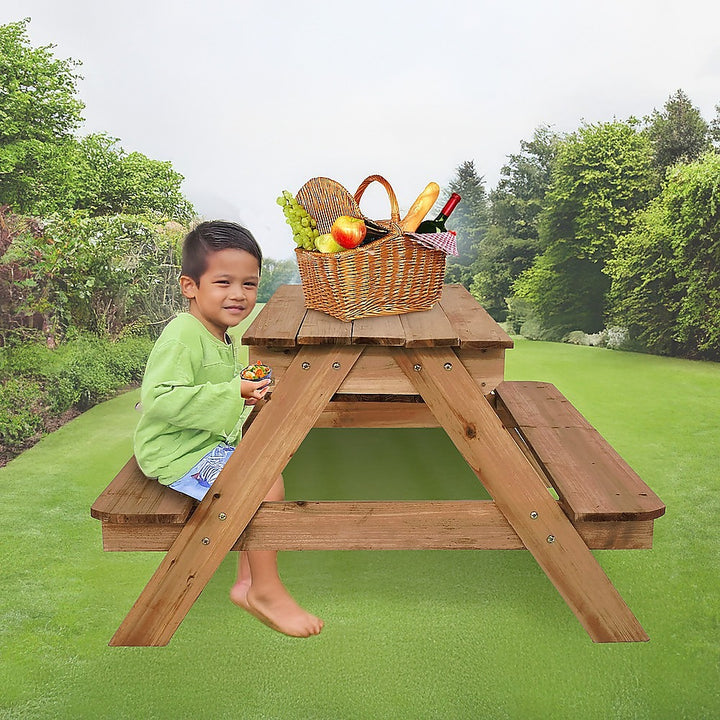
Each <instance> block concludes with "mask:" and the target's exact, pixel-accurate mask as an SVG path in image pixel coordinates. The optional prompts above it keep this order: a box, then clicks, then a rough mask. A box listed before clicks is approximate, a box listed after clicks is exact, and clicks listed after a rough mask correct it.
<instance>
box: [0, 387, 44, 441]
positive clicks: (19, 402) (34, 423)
mask: <svg viewBox="0 0 720 720" xmlns="http://www.w3.org/2000/svg"><path fill="white" fill-rule="evenodd" d="M42 429H43V418H42V389H41V387H40V384H39V383H37V382H35V381H33V380H28V379H26V378H8V379H7V380H4V381H3V383H2V393H0V443H2V444H3V445H5V446H11V445H14V444H16V443H18V442H22V441H24V440H27V438H29V437H32V436H33V435H35V434H36V433H37V432H38V431H40V430H42Z"/></svg>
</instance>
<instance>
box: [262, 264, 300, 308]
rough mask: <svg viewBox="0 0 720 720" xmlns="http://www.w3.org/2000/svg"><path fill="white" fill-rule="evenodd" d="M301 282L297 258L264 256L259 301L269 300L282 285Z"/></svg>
mask: <svg viewBox="0 0 720 720" xmlns="http://www.w3.org/2000/svg"><path fill="white" fill-rule="evenodd" d="M299 282H300V272H299V271H298V267H297V263H296V262H295V260H273V259H272V258H263V265H262V275H261V276H260V289H259V291H258V297H257V301H258V302H267V301H268V300H269V299H270V298H271V297H272V294H273V293H274V292H275V291H276V290H277V289H278V288H279V287H280V286H281V285H296V284H298V283H299Z"/></svg>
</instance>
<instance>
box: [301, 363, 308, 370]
mask: <svg viewBox="0 0 720 720" xmlns="http://www.w3.org/2000/svg"><path fill="white" fill-rule="evenodd" d="M309 367H310V363H309V362H304V363H303V364H302V369H303V370H307V369H308V368H309Z"/></svg>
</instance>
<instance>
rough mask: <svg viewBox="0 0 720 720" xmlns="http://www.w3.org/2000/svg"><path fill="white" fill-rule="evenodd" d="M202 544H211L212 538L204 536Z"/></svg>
mask: <svg viewBox="0 0 720 720" xmlns="http://www.w3.org/2000/svg"><path fill="white" fill-rule="evenodd" d="M202 544H203V545H209V544H210V538H209V537H204V538H203V539H202Z"/></svg>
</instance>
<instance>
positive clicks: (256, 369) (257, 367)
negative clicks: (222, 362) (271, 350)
mask: <svg viewBox="0 0 720 720" xmlns="http://www.w3.org/2000/svg"><path fill="white" fill-rule="evenodd" d="M240 377H241V378H242V379H243V380H249V381H250V382H253V383H257V384H258V386H259V387H265V385H269V384H270V382H271V381H272V369H271V368H269V367H268V366H267V365H264V364H263V363H253V364H252V365H248V366H247V367H244V368H243V369H242V370H241V371H240Z"/></svg>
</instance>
